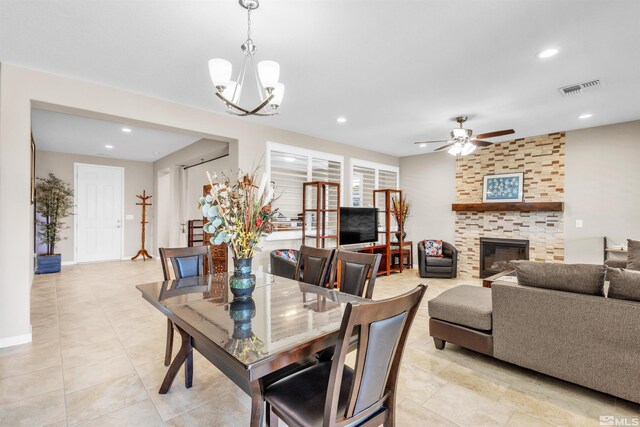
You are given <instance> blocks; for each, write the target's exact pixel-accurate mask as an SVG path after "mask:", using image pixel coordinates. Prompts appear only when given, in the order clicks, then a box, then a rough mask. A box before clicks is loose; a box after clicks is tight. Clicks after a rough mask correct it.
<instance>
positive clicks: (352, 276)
mask: <svg viewBox="0 0 640 427" xmlns="http://www.w3.org/2000/svg"><path fill="white" fill-rule="evenodd" d="M381 259H382V255H381V254H365V253H360V252H350V251H337V252H336V254H335V256H334V261H333V263H332V264H333V266H332V267H331V275H330V276H329V286H330V287H333V286H335V285H336V284H337V285H338V287H339V288H340V292H345V293H347V294H351V295H357V296H359V297H361V296H364V297H365V298H368V299H371V298H372V297H373V287H374V285H375V283H376V276H377V275H378V267H380V260H381ZM367 282H368V283H367ZM365 289H366V295H365Z"/></svg>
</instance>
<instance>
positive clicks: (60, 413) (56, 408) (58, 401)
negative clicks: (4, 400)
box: [0, 390, 65, 427]
mask: <svg viewBox="0 0 640 427" xmlns="http://www.w3.org/2000/svg"><path fill="white" fill-rule="evenodd" d="M64 418H65V408H64V396H63V394H62V390H58V391H52V392H49V393H44V394H40V395H38V396H34V397H30V398H27V399H23V400H20V401H18V402H14V403H10V404H7V405H2V406H0V425H1V426H7V427H9V426H11V427H14V426H45V425H48V424H52V423H55V422H58V421H62V420H64Z"/></svg>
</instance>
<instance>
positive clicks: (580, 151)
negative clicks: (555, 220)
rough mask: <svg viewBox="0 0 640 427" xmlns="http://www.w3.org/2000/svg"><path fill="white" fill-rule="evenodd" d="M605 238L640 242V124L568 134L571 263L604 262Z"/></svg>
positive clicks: (567, 253)
mask: <svg viewBox="0 0 640 427" xmlns="http://www.w3.org/2000/svg"><path fill="white" fill-rule="evenodd" d="M576 220H582V223H583V227H582V228H577V227H576ZM604 236H608V238H609V240H610V243H612V244H616V245H622V244H624V245H625V246H626V241H627V239H634V240H640V120H637V121H633V122H626V123H618V124H614V125H608V126H599V127H595V128H588V129H580V130H574V131H569V132H567V155H566V198H565V260H566V262H568V263H597V264H600V263H602V262H603V237H604Z"/></svg>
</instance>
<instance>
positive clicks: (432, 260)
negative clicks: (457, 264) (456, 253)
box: [427, 256, 453, 267]
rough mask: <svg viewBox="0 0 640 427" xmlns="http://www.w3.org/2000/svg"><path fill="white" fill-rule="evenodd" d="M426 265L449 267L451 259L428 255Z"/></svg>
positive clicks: (451, 263)
mask: <svg viewBox="0 0 640 427" xmlns="http://www.w3.org/2000/svg"><path fill="white" fill-rule="evenodd" d="M427 265H428V266H429V267H451V266H452V265H453V259H451V258H441V257H435V256H428V257H427Z"/></svg>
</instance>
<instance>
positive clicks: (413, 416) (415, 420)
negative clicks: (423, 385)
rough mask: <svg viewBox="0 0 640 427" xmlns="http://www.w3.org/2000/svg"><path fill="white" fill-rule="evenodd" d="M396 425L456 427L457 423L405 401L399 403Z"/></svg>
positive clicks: (408, 426) (407, 400) (409, 400)
mask: <svg viewBox="0 0 640 427" xmlns="http://www.w3.org/2000/svg"><path fill="white" fill-rule="evenodd" d="M396 425H397V426H398V427H404V426H407V427H410V426H411V427H413V426H415V427H418V426H429V427H454V426H456V424H455V423H453V422H451V421H449V420H447V419H446V418H443V417H441V416H440V415H437V414H435V413H433V412H431V411H430V410H428V409H427V408H425V407H424V406H420V405H419V404H418V403H416V402H414V401H412V400H411V399H404V400H403V401H401V402H399V403H398V406H397V413H396Z"/></svg>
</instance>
